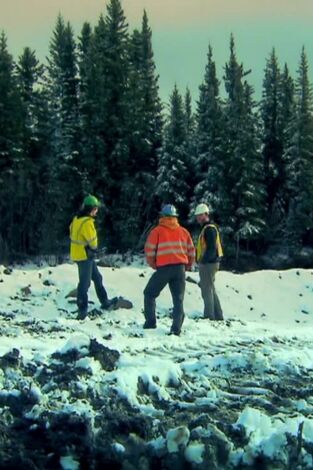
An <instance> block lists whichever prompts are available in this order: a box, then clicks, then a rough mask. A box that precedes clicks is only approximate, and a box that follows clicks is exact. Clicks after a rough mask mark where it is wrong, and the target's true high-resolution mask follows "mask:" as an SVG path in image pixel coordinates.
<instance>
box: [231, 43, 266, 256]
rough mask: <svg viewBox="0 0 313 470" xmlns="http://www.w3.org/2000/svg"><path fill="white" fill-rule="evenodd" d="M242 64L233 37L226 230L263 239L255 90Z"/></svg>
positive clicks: (237, 236) (239, 237)
mask: <svg viewBox="0 0 313 470" xmlns="http://www.w3.org/2000/svg"><path fill="white" fill-rule="evenodd" d="M248 73H249V72H245V71H244V69H243V65H242V64H241V65H240V64H238V62H237V58H236V53H235V43H234V38H233V36H231V40H230V58H229V62H228V63H227V64H226V66H225V77H224V80H225V88H226V92H227V99H226V103H225V109H224V113H225V138H224V143H225V144H226V146H225V152H224V155H225V163H226V172H225V180H224V181H225V184H226V186H225V187H226V189H227V192H228V207H227V210H228V211H229V212H228V217H227V218H225V225H226V223H227V232H228V234H229V235H231V236H232V237H234V239H235V241H236V252H237V255H238V254H239V248H240V242H241V241H246V242H247V241H249V240H251V239H252V240H253V239H258V238H261V236H262V233H261V231H262V229H263V227H264V219H263V214H262V212H261V209H262V204H261V199H262V197H261V196H262V194H263V193H264V191H263V184H262V181H261V180H260V154H259V144H258V119H257V116H256V115H255V112H254V111H253V108H254V102H253V100H252V89H251V87H250V86H249V85H248V84H247V83H246V82H245V81H244V77H245V76H246V75H247V74H248Z"/></svg>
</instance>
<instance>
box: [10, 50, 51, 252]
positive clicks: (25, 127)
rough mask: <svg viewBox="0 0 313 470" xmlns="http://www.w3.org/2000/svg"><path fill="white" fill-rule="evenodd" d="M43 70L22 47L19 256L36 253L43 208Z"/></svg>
mask: <svg viewBox="0 0 313 470" xmlns="http://www.w3.org/2000/svg"><path fill="white" fill-rule="evenodd" d="M43 74H44V67H43V65H42V64H40V63H39V61H38V60H37V58H36V54H35V52H34V51H32V50H31V49H29V48H28V47H26V48H25V49H24V51H23V53H22V55H21V56H20V57H19V61H18V64H17V84H18V89H19V93H20V99H21V109H22V134H21V137H22V140H21V147H22V155H23V158H22V161H20V162H19V165H18V169H17V172H16V176H17V178H18V185H17V188H16V197H17V198H18V206H17V210H16V214H15V216H16V221H17V223H16V227H17V228H18V230H17V232H18V233H19V237H20V238H19V242H18V245H17V246H18V248H19V250H18V251H20V252H21V253H23V254H24V255H26V254H35V253H38V249H39V245H40V242H39V239H40V229H41V221H42V220H43V218H44V214H45V211H46V209H45V205H44V204H42V199H40V200H39V199H38V195H39V194H40V195H43V194H45V191H46V188H45V185H44V173H45V171H44V156H45V152H46V151H47V148H48V133H47V126H46V118H47V105H46V96H45V93H44V91H43V88H42V77H43Z"/></svg>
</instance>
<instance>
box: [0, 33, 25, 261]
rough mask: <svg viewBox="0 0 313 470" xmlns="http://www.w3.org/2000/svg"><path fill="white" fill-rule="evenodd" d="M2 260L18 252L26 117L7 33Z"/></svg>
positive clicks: (2, 40) (2, 79)
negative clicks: (18, 196) (16, 223)
mask: <svg viewBox="0 0 313 470" xmlns="http://www.w3.org/2000/svg"><path fill="white" fill-rule="evenodd" d="M0 109H1V112H0V201H1V203H0V218H1V228H0V258H2V259H3V258H4V257H6V256H8V255H9V253H10V252H11V253H12V251H13V250H14V245H15V242H16V233H15V226H14V214H15V209H16V204H17V199H16V196H15V190H16V184H17V180H16V170H17V167H18V165H19V162H20V160H21V159H22V152H21V128H22V113H21V102H20V99H19V94H18V88H17V80H16V73H15V64H14V62H13V58H12V56H11V54H10V53H9V51H8V47H7V38H6V36H5V34H4V32H2V33H1V35H0Z"/></svg>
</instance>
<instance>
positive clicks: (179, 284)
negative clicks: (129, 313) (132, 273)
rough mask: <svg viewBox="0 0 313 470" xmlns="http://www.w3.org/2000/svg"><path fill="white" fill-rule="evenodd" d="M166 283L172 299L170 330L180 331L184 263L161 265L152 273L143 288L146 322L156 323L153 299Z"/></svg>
mask: <svg viewBox="0 0 313 470" xmlns="http://www.w3.org/2000/svg"><path fill="white" fill-rule="evenodd" d="M167 284H168V286H169V288H170V291H171V295H172V299H173V307H174V309H173V324H172V328H171V331H173V332H174V333H178V334H179V333H180V330H181V327H182V324H183V321H184V308H183V301H184V294H185V265H184V264H172V265H168V266H162V267H161V268H157V270H156V271H155V272H154V273H153V274H152V276H151V278H150V280H149V282H148V284H147V285H146V288H145V290H144V313H145V317H146V323H148V324H149V325H155V324H156V316H155V299H156V298H157V297H158V296H159V295H160V293H161V291H162V290H163V289H164V287H165V286H166V285H167Z"/></svg>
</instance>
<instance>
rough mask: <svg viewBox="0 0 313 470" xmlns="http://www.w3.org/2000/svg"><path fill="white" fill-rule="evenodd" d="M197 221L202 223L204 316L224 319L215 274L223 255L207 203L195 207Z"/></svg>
mask: <svg viewBox="0 0 313 470" xmlns="http://www.w3.org/2000/svg"><path fill="white" fill-rule="evenodd" d="M195 216H196V219H197V222H198V223H199V224H200V225H201V232H200V235H199V239H198V243H197V250H196V259H197V263H198V265H199V276H200V288H201V295H202V298H203V302H204V314H203V318H209V319H210V320H223V319H224V317H223V311H222V307H221V304H220V301H219V298H218V295H217V293H216V290H215V286H214V281H215V274H216V273H217V271H218V270H219V267H220V260H221V259H222V256H223V248H222V244H221V238H220V233H219V230H218V227H217V226H216V225H215V224H214V223H213V222H211V221H210V215H209V208H208V206H207V205H206V204H198V205H197V207H196V209H195Z"/></svg>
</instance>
